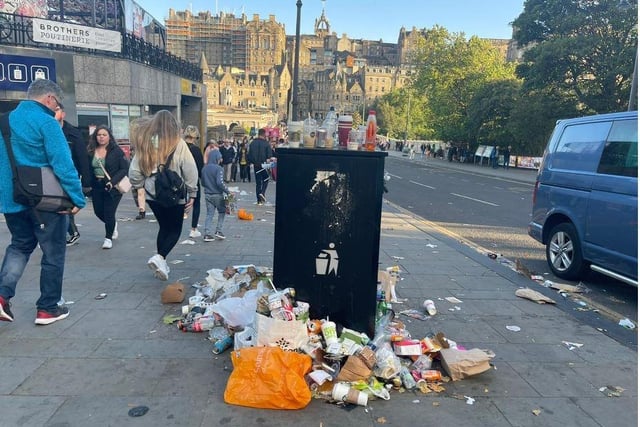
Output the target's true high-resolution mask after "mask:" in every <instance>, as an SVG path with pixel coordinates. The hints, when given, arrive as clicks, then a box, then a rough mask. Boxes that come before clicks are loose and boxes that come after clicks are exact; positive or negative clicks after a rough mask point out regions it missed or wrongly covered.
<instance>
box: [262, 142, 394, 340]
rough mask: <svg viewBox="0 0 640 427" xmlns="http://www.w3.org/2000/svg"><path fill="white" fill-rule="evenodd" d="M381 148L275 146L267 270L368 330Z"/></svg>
mask: <svg viewBox="0 0 640 427" xmlns="http://www.w3.org/2000/svg"><path fill="white" fill-rule="evenodd" d="M386 156H387V153H385V152H366V151H346V150H317V149H316V150H314V149H287V148H281V149H278V169H279V179H278V186H277V189H276V217H275V239H274V241H275V242H274V257H273V277H274V282H275V284H276V286H277V287H279V288H282V289H284V288H287V287H294V288H295V289H296V293H297V296H296V298H297V299H298V300H300V301H306V302H308V303H309V304H310V306H311V312H310V316H311V318H316V319H326V318H327V317H328V318H329V319H330V320H332V321H334V322H336V323H339V324H341V325H343V326H345V327H348V328H351V329H355V330H360V331H363V332H366V333H368V334H369V335H370V336H373V333H374V328H375V313H376V288H377V286H376V285H377V276H378V252H379V245H380V219H381V212H382V193H383V177H384V158H385V157H386Z"/></svg>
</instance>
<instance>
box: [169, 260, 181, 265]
mask: <svg viewBox="0 0 640 427" xmlns="http://www.w3.org/2000/svg"><path fill="white" fill-rule="evenodd" d="M183 262H184V261H183V260H181V259H174V260H173V261H171V264H174V265H175V264H182V263H183Z"/></svg>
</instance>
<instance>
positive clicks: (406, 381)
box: [400, 366, 416, 390]
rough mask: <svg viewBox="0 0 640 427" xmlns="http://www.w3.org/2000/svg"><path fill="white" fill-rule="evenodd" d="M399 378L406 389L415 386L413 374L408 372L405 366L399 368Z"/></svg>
mask: <svg viewBox="0 0 640 427" xmlns="http://www.w3.org/2000/svg"><path fill="white" fill-rule="evenodd" d="M400 379H401V380H402V385H403V386H404V388H406V389H407V390H413V389H414V388H416V380H414V379H413V375H411V372H409V369H407V368H406V367H405V366H403V367H402V369H400Z"/></svg>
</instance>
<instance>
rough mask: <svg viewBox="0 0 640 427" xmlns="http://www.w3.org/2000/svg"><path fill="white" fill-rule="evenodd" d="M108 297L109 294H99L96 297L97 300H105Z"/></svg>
mask: <svg viewBox="0 0 640 427" xmlns="http://www.w3.org/2000/svg"><path fill="white" fill-rule="evenodd" d="M106 297H107V294H105V293H102V294H98V295H96V296H95V299H105V298H106Z"/></svg>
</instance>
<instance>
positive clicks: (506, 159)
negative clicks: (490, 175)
mask: <svg viewBox="0 0 640 427" xmlns="http://www.w3.org/2000/svg"><path fill="white" fill-rule="evenodd" d="M502 155H503V160H502V166H503V167H504V168H505V169H509V161H510V160H511V146H510V145H508V146H507V148H505V149H504V152H503V154H502Z"/></svg>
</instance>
